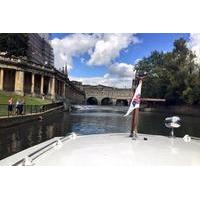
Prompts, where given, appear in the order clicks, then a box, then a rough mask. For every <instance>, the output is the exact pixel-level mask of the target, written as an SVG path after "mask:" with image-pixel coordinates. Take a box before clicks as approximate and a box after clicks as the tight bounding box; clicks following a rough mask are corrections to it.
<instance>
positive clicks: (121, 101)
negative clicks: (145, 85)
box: [116, 99, 128, 106]
mask: <svg viewBox="0 0 200 200" xmlns="http://www.w3.org/2000/svg"><path fill="white" fill-rule="evenodd" d="M116 106H128V100H127V99H117V101H116Z"/></svg>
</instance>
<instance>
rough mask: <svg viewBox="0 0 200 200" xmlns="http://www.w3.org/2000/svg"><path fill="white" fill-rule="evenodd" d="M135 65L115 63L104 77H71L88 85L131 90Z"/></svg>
mask: <svg viewBox="0 0 200 200" xmlns="http://www.w3.org/2000/svg"><path fill="white" fill-rule="evenodd" d="M133 69H134V65H131V64H126V63H114V64H112V65H110V66H109V67H108V73H106V74H105V75H104V76H102V77H87V78H86V77H84V78H83V77H70V79H71V80H76V81H80V82H82V83H83V84H87V85H106V86H111V87H118V88H131V84H132V79H133V76H134V72H133Z"/></svg>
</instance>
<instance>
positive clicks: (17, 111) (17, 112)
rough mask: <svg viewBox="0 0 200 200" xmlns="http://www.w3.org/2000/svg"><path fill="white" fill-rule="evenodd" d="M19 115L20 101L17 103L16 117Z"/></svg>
mask: <svg viewBox="0 0 200 200" xmlns="http://www.w3.org/2000/svg"><path fill="white" fill-rule="evenodd" d="M18 114H19V100H17V101H16V115H18Z"/></svg>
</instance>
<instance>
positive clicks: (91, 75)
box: [50, 33, 200, 88]
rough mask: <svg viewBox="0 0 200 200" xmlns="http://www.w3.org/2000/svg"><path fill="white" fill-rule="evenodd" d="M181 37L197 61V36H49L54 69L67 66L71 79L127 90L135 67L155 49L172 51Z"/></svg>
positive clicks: (199, 37)
mask: <svg viewBox="0 0 200 200" xmlns="http://www.w3.org/2000/svg"><path fill="white" fill-rule="evenodd" d="M180 37H182V38H184V39H186V41H187V42H188V46H189V48H191V49H192V50H193V51H194V52H195V53H196V54H197V56H198V57H199V58H200V50H199V49H200V34H189V33H138V34H131V33H105V34H104V33H99V34H97V33H94V34H82V33H74V34H73V33H72V34H67V33H52V34H51V35H50V40H51V45H52V47H53V49H54V61H55V67H56V68H58V69H59V68H62V67H63V66H64V65H67V67H68V75H69V79H70V80H76V81H81V82H82V83H83V84H91V85H98V84H102V85H106V86H113V87H119V88H129V87H131V83H132V81H131V80H132V78H133V69H134V66H135V64H136V63H137V62H138V61H139V60H140V59H142V58H144V57H147V56H149V55H150V54H151V52H152V51H154V50H157V51H163V52H168V51H171V50H172V48H173V42H174V40H176V39H179V38H180Z"/></svg>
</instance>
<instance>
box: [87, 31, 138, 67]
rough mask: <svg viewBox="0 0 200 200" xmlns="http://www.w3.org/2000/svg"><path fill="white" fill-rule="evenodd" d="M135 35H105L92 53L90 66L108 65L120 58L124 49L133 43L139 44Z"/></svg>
mask: <svg viewBox="0 0 200 200" xmlns="http://www.w3.org/2000/svg"><path fill="white" fill-rule="evenodd" d="M139 42H140V41H139V40H138V38H137V37H135V36H133V34H129V33H128V34H123V33H116V34H104V35H103V37H102V38H101V39H100V40H98V41H97V43H96V44H95V47H94V51H93V52H92V53H91V57H90V60H89V61H88V64H89V65H107V64H110V63H111V61H113V60H114V59H115V58H116V57H118V56H119V54H120V51H121V50H122V49H126V48H127V47H128V46H129V44H131V43H139Z"/></svg>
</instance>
